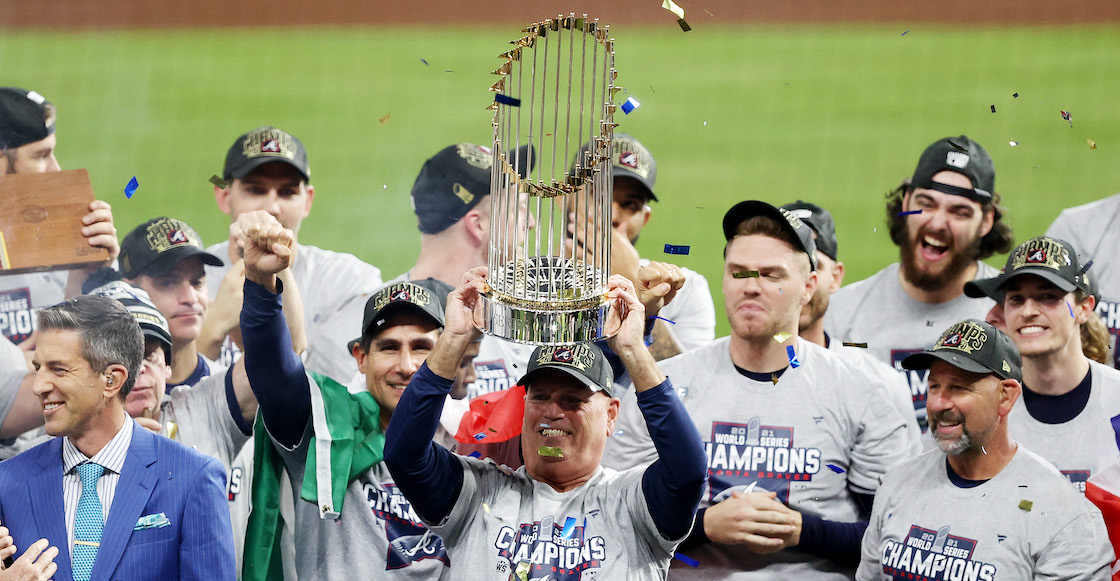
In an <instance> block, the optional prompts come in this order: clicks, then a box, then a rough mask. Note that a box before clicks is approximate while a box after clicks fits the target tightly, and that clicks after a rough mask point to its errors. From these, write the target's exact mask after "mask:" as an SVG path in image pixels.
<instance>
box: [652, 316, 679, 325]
mask: <svg viewBox="0 0 1120 581" xmlns="http://www.w3.org/2000/svg"><path fill="white" fill-rule="evenodd" d="M653 318H655V319H661V320H662V321H665V322H666V323H669V324H670V325H676V324H677V322H676V321H670V320H669V319H666V318H665V317H658V316H657V315H654V316H653Z"/></svg>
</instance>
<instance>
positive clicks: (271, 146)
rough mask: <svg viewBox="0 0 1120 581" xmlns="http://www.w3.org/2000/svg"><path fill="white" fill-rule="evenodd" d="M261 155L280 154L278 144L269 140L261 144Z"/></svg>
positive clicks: (273, 140)
mask: <svg viewBox="0 0 1120 581" xmlns="http://www.w3.org/2000/svg"><path fill="white" fill-rule="evenodd" d="M261 153H280V142H279V141H276V140H275V139H269V140H268V141H265V142H263V143H261Z"/></svg>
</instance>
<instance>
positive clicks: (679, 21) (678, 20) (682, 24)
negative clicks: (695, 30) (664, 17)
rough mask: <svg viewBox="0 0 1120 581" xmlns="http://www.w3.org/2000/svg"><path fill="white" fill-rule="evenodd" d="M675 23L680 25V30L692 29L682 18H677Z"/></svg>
mask: <svg viewBox="0 0 1120 581" xmlns="http://www.w3.org/2000/svg"><path fill="white" fill-rule="evenodd" d="M677 24H679V25H681V30H683V31H685V32H688V31H690V30H692V27H691V26H689V25H688V23H687V22H685V21H684V19H683V18H678V19H677Z"/></svg>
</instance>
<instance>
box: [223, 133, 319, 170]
mask: <svg viewBox="0 0 1120 581" xmlns="http://www.w3.org/2000/svg"><path fill="white" fill-rule="evenodd" d="M274 161H279V162H283V163H286V164H288V165H290V166H292V167H294V168H295V169H296V171H298V172H299V173H300V175H302V176H303V179H304V180H307V181H308V182H310V181H311V166H310V165H308V163H307V148H305V147H304V146H303V142H302V141H300V140H299V138H298V137H296V136H295V135H292V134H291V133H288V132H286V131H283V130H281V129H277V128H275V127H258V128H256V129H254V130H252V131H250V132H248V133H246V134H244V135H242V136H241V137H238V138H237V141H234V142H233V145H231V146H230V148H229V151H228V152H226V165H225V169H224V170H222V178H223V179H225V180H226V181H227V182H232V181H233V180H239V179H241V178H243V177H245V176H246V175H249V172H251V171H253V170H255V169H257V168H258V167H260V166H262V165H264V164H266V163H272V162H274Z"/></svg>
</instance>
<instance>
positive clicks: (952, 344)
mask: <svg viewBox="0 0 1120 581" xmlns="http://www.w3.org/2000/svg"><path fill="white" fill-rule="evenodd" d="M934 359H940V360H941V361H944V362H946V363H948V364H949V365H952V366H953V367H956V368H957V369H963V370H965V371H968V372H971V373H991V374H994V375H995V376H996V377H999V378H1001V379H1015V380H1018V381H1022V380H1023V366H1022V360H1021V359H1020V358H1019V351H1018V350H1017V349H1015V344H1014V343H1012V342H1011V338H1010V337H1008V336H1007V335H1005V334H1004V333H1003V331H1000V330H999V329H996V328H995V327H993V326H991V325H990V324H988V323H985V322H984V321H979V320H976V319H968V320H965V321H961V322H960V323H957V324H955V325H953V326H952V327H949V328H948V329H947V330H946V331H945V332H944V333H942V334H941V337H939V338H938V339H937V343H935V344H934V345H933V347H932V348H931V349H927V350H925V351H922V352H921V353H914V354H913V355H908V356H907V357H906V358H905V359H903V360H902V367H904V368H906V369H929V368H930V366H931V365H933V360H934Z"/></svg>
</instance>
